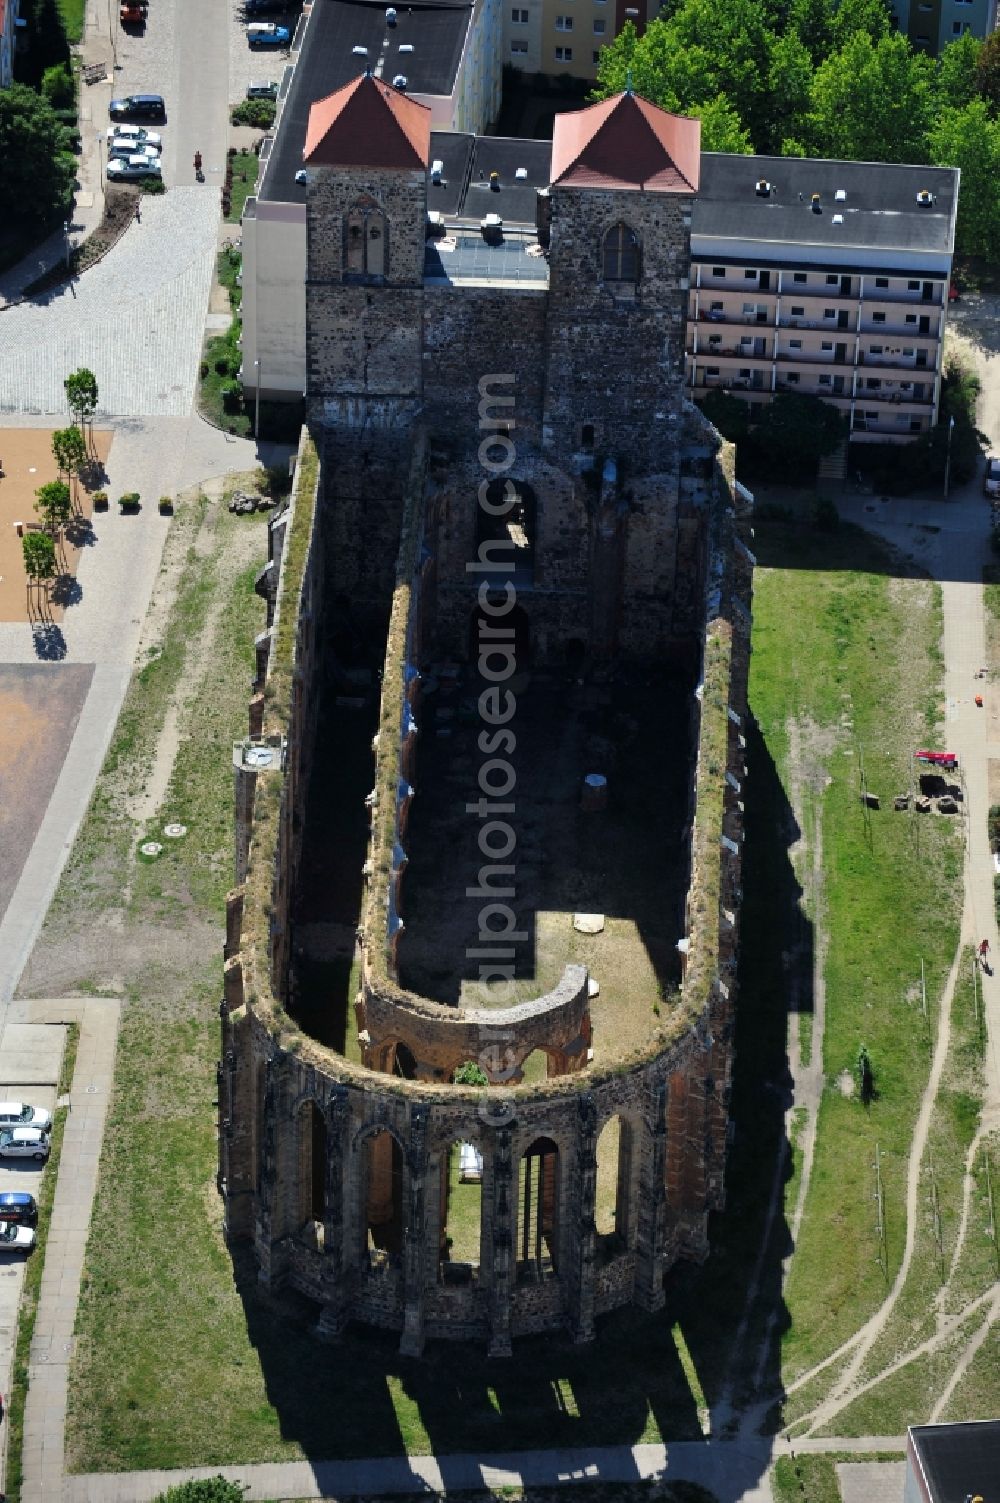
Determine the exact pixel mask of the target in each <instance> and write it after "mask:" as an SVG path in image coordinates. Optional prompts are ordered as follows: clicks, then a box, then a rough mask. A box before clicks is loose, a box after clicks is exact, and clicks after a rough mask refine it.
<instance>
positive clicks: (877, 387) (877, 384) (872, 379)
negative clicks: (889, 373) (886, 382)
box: [865, 376, 882, 391]
mask: <svg viewBox="0 0 1000 1503" xmlns="http://www.w3.org/2000/svg"><path fill="white" fill-rule="evenodd" d="M865 389H866V390H867V391H881V390H882V379H881V377H880V376H869V377H868V379H867V380H866V381H865Z"/></svg>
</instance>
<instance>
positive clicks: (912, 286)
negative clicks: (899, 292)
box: [906, 282, 920, 292]
mask: <svg viewBox="0 0 1000 1503" xmlns="http://www.w3.org/2000/svg"><path fill="white" fill-rule="evenodd" d="M906 290H907V292H919V291H920V283H919V282H907V284H906Z"/></svg>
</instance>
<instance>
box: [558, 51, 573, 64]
mask: <svg viewBox="0 0 1000 1503" xmlns="http://www.w3.org/2000/svg"><path fill="white" fill-rule="evenodd" d="M572 61H573V49H572V47H557V48H556V62H557V63H571V62H572Z"/></svg>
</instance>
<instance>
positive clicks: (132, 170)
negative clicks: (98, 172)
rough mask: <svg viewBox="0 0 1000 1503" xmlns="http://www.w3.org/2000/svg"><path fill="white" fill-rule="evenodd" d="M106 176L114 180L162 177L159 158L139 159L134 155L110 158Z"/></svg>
mask: <svg viewBox="0 0 1000 1503" xmlns="http://www.w3.org/2000/svg"><path fill="white" fill-rule="evenodd" d="M107 175H108V177H110V178H115V179H118V178H126V179H127V178H130V177H160V176H162V173H161V169H160V159H159V157H139V156H135V155H134V154H133V155H132V156H128V157H112V158H111V161H110V162H109V163H108V167H107Z"/></svg>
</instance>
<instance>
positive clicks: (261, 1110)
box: [253, 1059, 267, 1191]
mask: <svg viewBox="0 0 1000 1503" xmlns="http://www.w3.org/2000/svg"><path fill="white" fill-rule="evenodd" d="M254 1096H255V1100H254V1114H253V1119H254V1141H253V1187H254V1189H255V1190H258V1191H259V1190H260V1187H261V1185H262V1183H263V1181H264V1131H265V1124H264V1116H265V1111H266V1108H267V1061H266V1060H263V1059H262V1060H261V1061H260V1062H259V1064H258V1065H257V1079H256V1088H255V1091H254Z"/></svg>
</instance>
